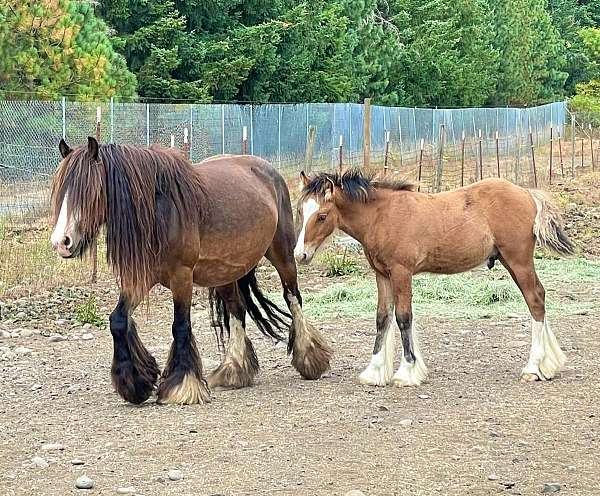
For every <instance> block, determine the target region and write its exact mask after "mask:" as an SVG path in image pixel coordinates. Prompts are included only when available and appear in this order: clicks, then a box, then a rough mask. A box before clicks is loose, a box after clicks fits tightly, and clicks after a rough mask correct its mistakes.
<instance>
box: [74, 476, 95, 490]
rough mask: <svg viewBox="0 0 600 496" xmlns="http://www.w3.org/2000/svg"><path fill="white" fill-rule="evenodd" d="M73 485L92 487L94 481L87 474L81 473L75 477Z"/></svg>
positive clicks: (84, 487)
mask: <svg viewBox="0 0 600 496" xmlns="http://www.w3.org/2000/svg"><path fill="white" fill-rule="evenodd" d="M75 487H76V488H77V489H92V488H93V487H94V481H93V480H92V479H90V478H89V477H88V476H87V475H82V476H81V477H77V480H76V481H75Z"/></svg>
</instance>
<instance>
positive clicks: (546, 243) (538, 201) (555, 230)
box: [529, 189, 575, 255]
mask: <svg viewBox="0 0 600 496" xmlns="http://www.w3.org/2000/svg"><path fill="white" fill-rule="evenodd" d="M529 193H530V194H531V197H532V198H533V201H534V202H535V206H536V209H537V213H536V216H535V222H534V224H533V234H534V235H535V237H536V239H537V243H538V245H539V246H540V247H541V248H545V249H547V250H551V251H553V252H555V253H558V254H559V255H573V253H575V247H574V246H573V243H572V242H571V240H570V239H569V237H568V236H567V233H566V232H565V231H564V227H563V221H562V218H561V215H560V211H559V210H558V207H557V206H556V205H554V204H553V203H552V202H551V201H550V199H549V198H548V196H547V195H546V194H545V193H543V192H542V191H540V190H536V189H531V190H529Z"/></svg>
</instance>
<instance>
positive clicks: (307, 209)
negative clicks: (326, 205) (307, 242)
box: [294, 198, 320, 263]
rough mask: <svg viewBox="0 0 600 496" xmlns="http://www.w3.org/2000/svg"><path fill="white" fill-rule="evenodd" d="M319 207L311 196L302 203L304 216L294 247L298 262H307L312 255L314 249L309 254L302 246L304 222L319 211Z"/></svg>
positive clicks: (304, 231)
mask: <svg viewBox="0 0 600 496" xmlns="http://www.w3.org/2000/svg"><path fill="white" fill-rule="evenodd" d="M319 207H320V205H319V204H318V203H317V202H316V200H314V199H313V198H309V199H308V200H306V201H305V202H304V203H303V204H302V215H303V216H304V218H303V219H302V230H301V231H300V235H299V236H298V241H297V242H296V248H294V257H295V258H296V261H297V262H299V263H309V262H310V260H311V258H312V255H314V250H313V251H312V253H311V254H310V256H309V254H308V253H306V249H305V247H304V235H305V234H306V224H308V221H309V220H310V218H311V217H312V216H313V215H314V214H316V213H317V212H318V211H319Z"/></svg>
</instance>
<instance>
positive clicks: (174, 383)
mask: <svg viewBox="0 0 600 496" xmlns="http://www.w3.org/2000/svg"><path fill="white" fill-rule="evenodd" d="M169 287H170V288H171V291H172V293H173V309H174V312H173V313H174V315H173V343H172V345H171V350H170V351H169V358H168V359H167V364H166V366H165V369H164V371H163V374H162V377H161V379H160V384H159V386H158V391H157V401H158V403H173V404H180V405H182V404H186V405H187V404H193V403H208V402H210V390H209V389H208V385H207V383H206V380H205V379H204V376H203V373H202V361H201V359H200V354H199V353H198V349H197V347H196V341H195V339H194V335H193V334H192V324H191V319H190V310H191V303H192V269H190V268H188V267H180V268H178V269H177V270H175V271H174V273H173V274H172V275H171V278H170V281H169Z"/></svg>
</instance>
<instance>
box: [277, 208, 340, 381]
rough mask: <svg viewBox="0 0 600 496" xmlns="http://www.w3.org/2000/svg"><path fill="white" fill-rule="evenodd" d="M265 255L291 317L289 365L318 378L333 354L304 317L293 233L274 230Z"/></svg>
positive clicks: (290, 227) (309, 376) (307, 377)
mask: <svg viewBox="0 0 600 496" xmlns="http://www.w3.org/2000/svg"><path fill="white" fill-rule="evenodd" d="M280 221H281V219H280ZM284 231H286V232H284ZM265 256H266V257H267V259H268V260H269V261H270V262H271V263H272V264H273V265H274V266H275V269H276V270H277V273H278V274H279V277H280V278H281V284H282V285H283V298H284V299H285V302H286V303H287V306H288V308H289V309H290V313H291V314H292V325H291V327H290V333H289V338H288V354H289V353H291V354H292V365H293V366H294V368H295V369H296V370H297V371H298V372H300V375H302V377H304V378H305V379H318V378H319V377H321V375H323V373H324V372H325V371H326V370H328V369H329V366H330V365H329V362H330V360H331V356H332V355H333V351H332V350H331V348H330V347H329V345H328V344H327V343H326V341H325V339H324V338H323V336H322V335H321V333H320V332H319V331H318V330H317V329H316V328H315V327H313V326H312V325H311V324H309V323H308V322H307V321H306V318H305V317H304V312H303V310H302V296H301V295H300V290H299V289H298V274H297V271H296V262H295V261H294V234H293V227H292V226H291V225H290V226H289V229H287V230H284V229H280V227H278V228H277V233H276V234H275V238H274V239H273V243H272V244H271V247H270V248H269V250H268V251H267V253H266V255H265Z"/></svg>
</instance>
